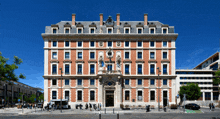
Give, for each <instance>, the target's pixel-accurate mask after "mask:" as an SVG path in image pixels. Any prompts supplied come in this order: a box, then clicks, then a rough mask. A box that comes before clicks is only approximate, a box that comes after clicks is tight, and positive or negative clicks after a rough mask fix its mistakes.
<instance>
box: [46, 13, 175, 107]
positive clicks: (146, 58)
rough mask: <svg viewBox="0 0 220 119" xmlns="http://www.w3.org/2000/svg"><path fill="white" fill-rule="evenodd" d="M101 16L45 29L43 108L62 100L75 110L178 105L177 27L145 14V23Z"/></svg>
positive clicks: (73, 16)
mask: <svg viewBox="0 0 220 119" xmlns="http://www.w3.org/2000/svg"><path fill="white" fill-rule="evenodd" d="M99 16H100V21H76V19H75V18H76V15H75V14H72V21H61V22H59V23H57V24H52V25H51V26H46V28H45V33H42V38H43V40H44V76H43V77H44V100H45V101H44V104H47V103H48V102H49V101H51V100H52V99H61V97H62V99H64V98H65V99H68V100H69V104H70V105H71V107H72V108H73V107H75V104H82V105H85V104H86V103H95V104H98V103H99V104H101V105H102V106H103V107H109V106H113V107H119V106H120V104H123V105H128V106H145V105H154V106H155V107H157V106H158V99H159V102H160V105H161V106H162V105H166V104H167V102H169V103H170V104H172V103H175V95H174V94H175V90H176V89H175V83H176V73H175V50H176V47H175V43H176V39H177V36H178V34H177V33H174V27H173V26H169V25H167V24H163V23H161V22H159V21H148V15H147V14H144V19H143V21H120V14H117V15H116V21H114V20H113V19H112V17H111V16H109V17H108V18H107V20H106V21H103V14H100V15H99ZM61 68H62V69H61ZM61 71H62V73H61ZM159 71H160V72H159ZM158 74H159V75H158ZM61 75H62V76H61ZM61 82H62V83H61ZM158 92H159V93H158ZM158 97H159V98H158Z"/></svg>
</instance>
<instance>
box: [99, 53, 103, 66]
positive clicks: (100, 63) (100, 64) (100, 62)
mask: <svg viewBox="0 0 220 119" xmlns="http://www.w3.org/2000/svg"><path fill="white" fill-rule="evenodd" d="M102 61H103V57H102V56H100V57H99V66H100V67H102Z"/></svg>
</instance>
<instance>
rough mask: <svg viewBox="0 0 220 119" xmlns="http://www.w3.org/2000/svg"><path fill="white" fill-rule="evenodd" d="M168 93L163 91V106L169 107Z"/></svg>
mask: <svg viewBox="0 0 220 119" xmlns="http://www.w3.org/2000/svg"><path fill="white" fill-rule="evenodd" d="M167 99H168V98H167V91H163V106H167Z"/></svg>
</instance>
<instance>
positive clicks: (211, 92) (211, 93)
mask: <svg viewBox="0 0 220 119" xmlns="http://www.w3.org/2000/svg"><path fill="white" fill-rule="evenodd" d="M211 101H213V92H211Z"/></svg>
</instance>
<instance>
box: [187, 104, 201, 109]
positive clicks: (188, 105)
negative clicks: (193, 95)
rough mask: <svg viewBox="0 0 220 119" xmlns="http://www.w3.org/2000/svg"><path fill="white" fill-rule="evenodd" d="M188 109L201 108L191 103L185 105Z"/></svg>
mask: <svg viewBox="0 0 220 119" xmlns="http://www.w3.org/2000/svg"><path fill="white" fill-rule="evenodd" d="M185 108H186V109H192V110H199V109H200V106H199V105H197V104H195V103H189V104H186V105H185Z"/></svg>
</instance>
